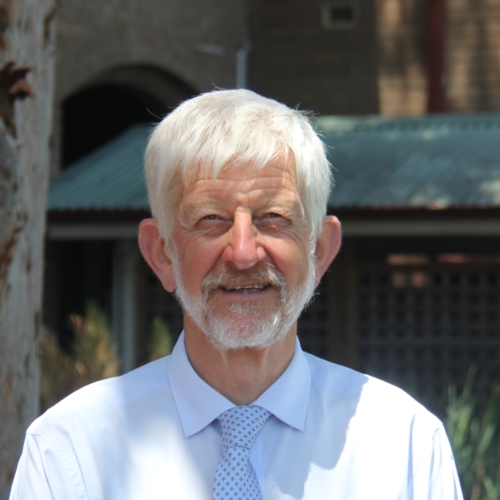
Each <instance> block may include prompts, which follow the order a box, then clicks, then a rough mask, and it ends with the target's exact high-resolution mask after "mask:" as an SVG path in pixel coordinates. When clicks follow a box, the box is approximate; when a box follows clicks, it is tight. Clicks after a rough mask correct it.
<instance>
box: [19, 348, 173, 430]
mask: <svg viewBox="0 0 500 500" xmlns="http://www.w3.org/2000/svg"><path fill="white" fill-rule="evenodd" d="M168 362H169V356H167V357H165V358H161V359H159V360H157V361H153V362H152V363H149V364H147V365H144V366H142V367H140V368H137V369H135V370H133V371H131V372H129V373H126V374H125V375H121V376H120V377H113V378H109V379H105V380H101V381H99V382H95V383H93V384H89V385H87V386H85V387H83V388H82V389H79V390H78V391H76V392H74V393H72V394H70V395H69V396H68V397H66V398H65V399H63V400H62V401H60V402H59V403H57V404H56V405H55V406H53V407H52V408H50V409H49V410H47V411H46V412H45V413H44V414H43V415H41V416H40V417H39V418H37V419H36V420H35V421H34V422H33V423H32V424H31V425H30V427H29V428H28V430H27V434H32V435H43V434H44V433H46V432H47V431H48V430H49V429H50V428H51V427H52V426H53V425H54V424H56V423H61V422H63V421H65V420H67V419H70V418H78V417H79V416H80V417H81V416H82V415H84V414H93V415H94V416H95V414H96V413H99V411H103V412H104V411H106V409H112V408H120V407H126V406H129V405H132V404H134V403H136V402H138V401H141V400H143V399H144V398H147V397H148V396H149V395H151V394H152V393H154V392H156V391H161V390H169V385H170V383H169V380H168V370H167V366H168Z"/></svg>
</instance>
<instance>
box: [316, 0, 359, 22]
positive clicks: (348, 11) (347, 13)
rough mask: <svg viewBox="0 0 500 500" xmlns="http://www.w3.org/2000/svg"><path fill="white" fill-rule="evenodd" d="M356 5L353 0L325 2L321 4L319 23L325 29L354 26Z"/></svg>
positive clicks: (356, 17)
mask: <svg viewBox="0 0 500 500" xmlns="http://www.w3.org/2000/svg"><path fill="white" fill-rule="evenodd" d="M357 20H358V5H357V2H355V1H353V0H350V1H348V0H345V1H334V2H326V3H324V4H323V5H322V6H321V24H322V26H323V28H325V29H346V28H354V27H355V26H356V24H357Z"/></svg>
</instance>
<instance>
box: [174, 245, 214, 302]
mask: <svg viewBox="0 0 500 500" xmlns="http://www.w3.org/2000/svg"><path fill="white" fill-rule="evenodd" d="M220 252H221V251H220V249H219V248H218V246H217V245H214V244H211V245H208V244H206V243H201V242H200V241H197V240H196V239H193V240H191V241H190V242H187V243H186V244H185V245H183V246H182V247H180V249H179V260H180V265H181V271H182V278H183V284H184V286H185V287H186V288H187V289H188V290H190V291H191V292H192V293H198V292H199V291H200V289H201V283H202V281H203V279H204V278H205V276H206V275H207V274H208V273H209V272H210V271H211V270H212V269H213V268H214V266H215V265H216V264H217V261H218V256H219V255H220Z"/></svg>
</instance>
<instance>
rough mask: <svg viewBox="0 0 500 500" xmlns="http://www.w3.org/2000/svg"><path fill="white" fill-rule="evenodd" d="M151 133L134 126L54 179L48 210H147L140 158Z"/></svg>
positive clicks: (146, 128) (146, 127)
mask: <svg viewBox="0 0 500 500" xmlns="http://www.w3.org/2000/svg"><path fill="white" fill-rule="evenodd" d="M150 130H151V127H150V126H149V125H136V126H134V127H132V128H130V129H128V130H127V131H126V132H124V133H123V134H121V135H120V136H119V137H117V138H116V139H114V140H112V141H110V142H109V143H107V144H106V145H104V146H102V147H101V148H99V149H97V150H96V151H94V152H93V153H91V154H89V155H87V156H85V157H84V158H82V159H81V160H79V161H77V162H75V163H74V164H73V165H71V166H70V167H69V168H67V169H66V170H64V171H63V172H61V173H60V174H59V175H57V176H55V177H53V178H52V179H51V181H50V191H49V199H48V209H49V210H50V211H56V210H148V209H149V205H148V199H147V192H146V182H145V179H144V172H143V156H144V150H145V149H146V143H147V140H148V136H149V131H150Z"/></svg>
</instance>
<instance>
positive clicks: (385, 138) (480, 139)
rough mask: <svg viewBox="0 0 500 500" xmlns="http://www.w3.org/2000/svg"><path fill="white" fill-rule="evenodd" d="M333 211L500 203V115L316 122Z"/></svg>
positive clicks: (326, 120) (345, 119)
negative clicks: (331, 183)
mask: <svg viewBox="0 0 500 500" xmlns="http://www.w3.org/2000/svg"><path fill="white" fill-rule="evenodd" d="M317 127H318V129H320V130H321V131H322V132H323V135H324V140H325V142H326V144H327V145H328V146H329V156H330V161H331V162H332V164H333V167H334V175H335V185H336V187H335V189H334V190H333V192H332V195H331V197H330V200H329V205H330V206H331V207H333V208H383V207H387V208H391V207H392V208H405V207H410V208H426V207H428V208H434V207H435V208H448V207H457V208H458V207H471V208H472V207H492V206H499V205H500V115H498V114H483V115H441V116H430V117H422V118H406V119H402V118H399V119H384V118H379V117H364V118H338V117H324V118H319V119H318V120H317Z"/></svg>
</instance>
